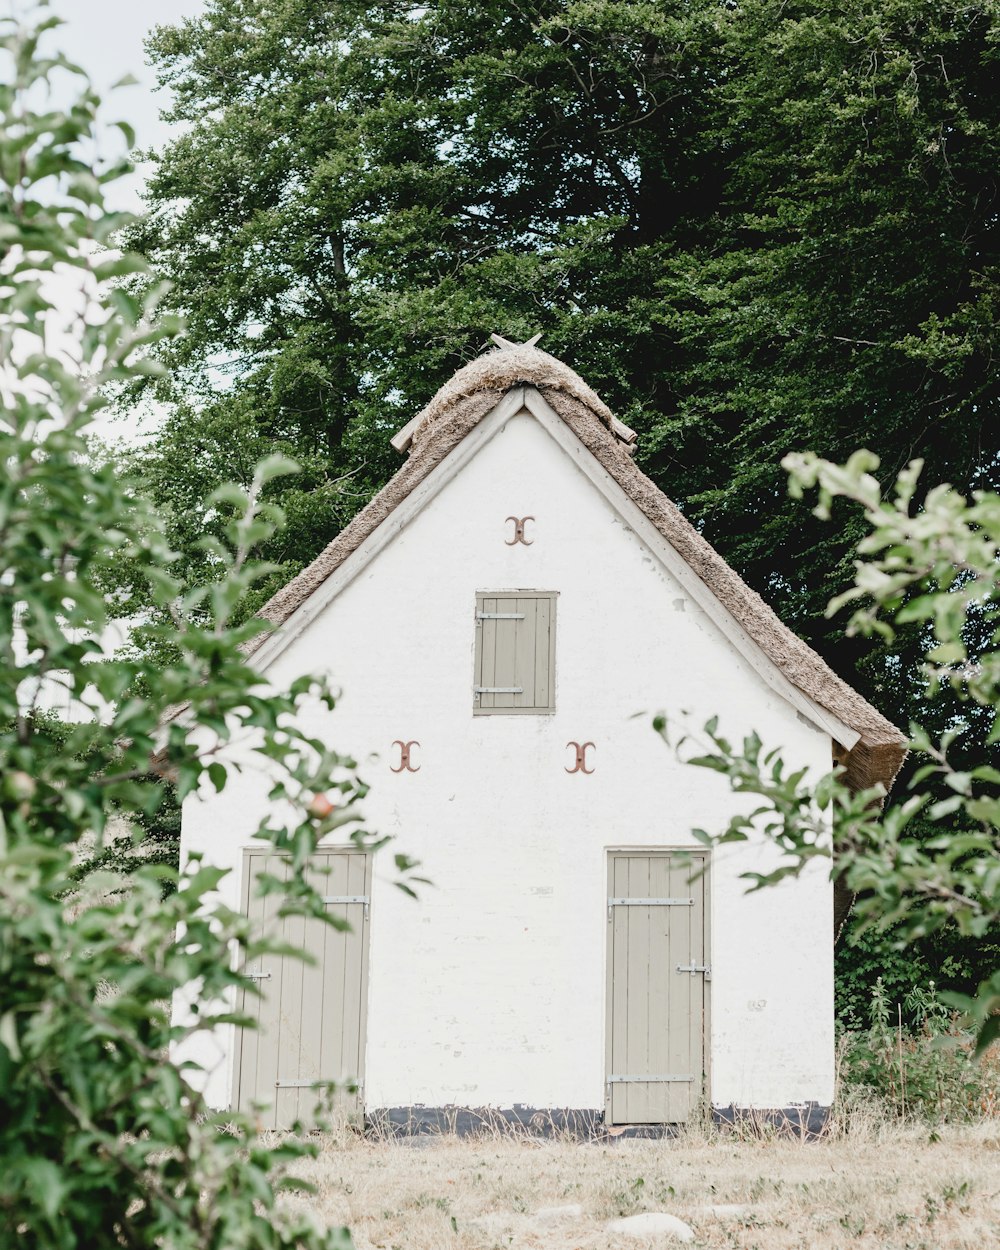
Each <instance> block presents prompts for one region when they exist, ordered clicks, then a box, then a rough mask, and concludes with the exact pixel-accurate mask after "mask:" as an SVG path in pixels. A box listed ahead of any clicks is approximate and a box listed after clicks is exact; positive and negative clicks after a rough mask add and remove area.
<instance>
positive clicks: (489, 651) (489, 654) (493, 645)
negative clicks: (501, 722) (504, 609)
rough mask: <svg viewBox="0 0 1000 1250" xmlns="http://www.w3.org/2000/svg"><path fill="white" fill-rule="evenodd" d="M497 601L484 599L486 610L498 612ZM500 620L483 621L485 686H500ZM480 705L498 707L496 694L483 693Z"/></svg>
mask: <svg viewBox="0 0 1000 1250" xmlns="http://www.w3.org/2000/svg"><path fill="white" fill-rule="evenodd" d="M496 610H497V601H496V599H492V598H485V599H484V600H483V611H484V612H496ZM499 624H500V622H499V621H483V681H482V684H483V685H484V686H498V685H499V684H500V683H499V682H498V681H497V679H496V677H497V626H498V625H499ZM479 706H480V707H484V708H493V707H496V695H492V694H483V695H480V696H479Z"/></svg>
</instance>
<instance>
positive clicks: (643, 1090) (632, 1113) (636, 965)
mask: <svg viewBox="0 0 1000 1250" xmlns="http://www.w3.org/2000/svg"><path fill="white" fill-rule="evenodd" d="M649 866H650V858H649V856H648V855H634V856H632V857H631V859H630V862H629V894H630V896H631V897H632V898H649V897H650V894H649ZM628 910H629V912H631V914H632V920H631V922H630V924H629V995H628V1010H629V1052H630V1055H629V1058H630V1067H629V1071H630V1072H631V1073H633V1074H635V1075H642V1074H644V1073H649V1072H651V1071H652V1068H651V1067H650V1064H651V1062H652V1058H653V1056H652V1053H651V1047H650V1036H649V990H650V983H651V981H652V967H651V964H650V926H651V915H650V913H651V911H652V908H650V907H630V908H629V909H628ZM628 1088H629V1104H628V1114H629V1118H630V1120H631V1122H632V1123H634V1124H645V1123H648V1121H649V1118H650V1115H651V1114H652V1110H653V1108H652V1106H651V1102H650V1087H649V1084H648V1083H646V1082H641V1081H633V1082H631V1083H630V1084H629V1087H628Z"/></svg>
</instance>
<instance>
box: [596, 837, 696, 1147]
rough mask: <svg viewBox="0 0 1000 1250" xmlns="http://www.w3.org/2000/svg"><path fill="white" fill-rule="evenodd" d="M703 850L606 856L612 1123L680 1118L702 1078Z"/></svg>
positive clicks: (608, 1086) (607, 1072)
mask: <svg viewBox="0 0 1000 1250" xmlns="http://www.w3.org/2000/svg"><path fill="white" fill-rule="evenodd" d="M706 866H707V860H706V856H705V853H696V852H693V853H691V854H690V855H685V857H684V861H683V862H681V856H680V855H679V854H678V853H676V852H675V853H674V854H671V853H670V852H666V851H651V852H632V851H628V852H624V851H613V852H611V853H610V854H609V857H608V900H607V902H608V911H607V928H608V963H607V978H608V985H607V1040H606V1043H605V1065H606V1067H605V1079H606V1081H607V1084H606V1087H605V1088H606V1101H605V1115H606V1119H607V1121H608V1123H609V1124H680V1123H683V1122H684V1121H686V1120H688V1119H689V1118H690V1117H691V1115H692V1113H693V1111H694V1109H695V1106H696V1104H697V1102H698V1100H699V1098H700V1097H701V1095H702V1092H703V1090H704V1086H705V1074H706V1068H707V1063H706V1056H707V1028H708V989H707V985H706V982H707V981H708V980H709V978H710V976H711V970H710V967H709V964H708V941H707V933H708V911H707V907H706V901H707V889H706V885H707V875H701V876H697V877H696V878H695V879H694V880H692V879H691V878H692V876H693V874H696V873H698V872H699V871H700V870H701V869H703V868H705V867H706Z"/></svg>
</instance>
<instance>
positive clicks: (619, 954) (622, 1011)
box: [611, 855, 632, 1124]
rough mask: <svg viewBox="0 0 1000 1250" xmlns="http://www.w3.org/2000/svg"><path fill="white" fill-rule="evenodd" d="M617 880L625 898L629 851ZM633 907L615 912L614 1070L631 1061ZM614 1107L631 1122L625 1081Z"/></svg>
mask: <svg viewBox="0 0 1000 1250" xmlns="http://www.w3.org/2000/svg"><path fill="white" fill-rule="evenodd" d="M612 863H613V865H614V872H613V876H614V884H613V888H612V891H611V894H612V896H613V897H616V898H623V897H625V896H626V895H627V894H628V874H629V861H628V856H627V855H615V856H614V857H613V859H612ZM631 910H632V909H631V908H630V907H615V908H614V909H613V912H612V921H611V923H612V927H613V929H614V955H615V961H614V967H613V970H612V977H613V981H612V1021H613V1024H612V1030H611V1071H612V1072H614V1073H618V1074H621V1073H624V1072H626V1071H627V1070H628V1069H627V1065H628V1061H629V1054H628V1052H629V1015H628V996H629V923H630V922H629V912H630V911H631ZM611 1102H612V1111H613V1114H614V1123H615V1124H624V1123H627V1118H626V1117H627V1113H628V1088H627V1086H625V1085H612V1087H611Z"/></svg>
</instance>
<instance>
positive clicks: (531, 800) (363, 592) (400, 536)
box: [182, 340, 903, 1125]
mask: <svg viewBox="0 0 1000 1250" xmlns="http://www.w3.org/2000/svg"><path fill="white" fill-rule="evenodd" d="M498 342H499V343H500V345H501V346H500V349H499V350H496V351H490V352H488V353H487V354H486V355H484V356H483V357H481V358H480V359H478V360H476V361H474V362H472V363H471V364H470V365H467V366H466V367H465V368H463V369H461V370H460V371H459V372H458V373H457V374H456V375H455V376H454V378H452V380H451V381H450V382H449V383H448V384H447V385H446V386H445V387H443V388H442V390H441V391H440V392H439V393H438V394H437V395H436V396H435V397H434V399H433V400H432V401H431V403H430V404H429V405H428V407H427V408H426V409H424V411H423V412H422V413H420V414H419V415H418V416H417V417H416V418H414V420H413V421H411V422H410V423H409V425H407V426H406V428H405V429H404V430H402V431H400V433H399V434H398V435H397V436H396V437H395V438H394V439H393V440H392V441H393V445H394V446H395V447H396V449H397V450H399V451H400V452H406V453H408V458H407V460H406V462H405V463H404V464H403V467H402V468H401V469H400V470H399V472H398V473H397V474H396V476H395V477H394V478H393V479H392V480H391V481H390V482H389V484H388V485H387V486H386V487H385V488H384V490H382V491H381V492H380V493H379V494H378V495H377V496H376V497H375V498H374V499H373V500H372V501H371V503H370V504H369V505H368V506H367V507H366V508H364V509H363V511H361V512H360V513H359V514H358V515H357V516H356V517H355V519H354V520H353V521H352V522H351V524H350V525H348V527H347V528H346V529H345V530H344V531H343V532H342V533H341V534H340V535H339V536H338V537H337V538H336V539H335V540H334V541H333V542H332V543H331V544H330V545H329V546H328V547H327V548H326V550H325V551H323V552H322V553H321V554H320V555H319V556H318V558H317V559H316V560H315V561H314V563H313V564H312V565H310V566H309V567H308V568H307V569H305V570H304V571H303V572H302V573H301V574H300V575H299V576H298V577H296V578H295V579H294V580H293V581H292V582H291V583H290V584H289V585H288V586H286V587H285V588H284V589H283V590H282V591H281V592H280V593H279V594H277V595H276V596H275V597H274V599H273V600H272V601H271V602H270V604H269V605H268V606H267V608H266V610H265V613H264V615H265V616H267V617H269V618H270V619H271V620H273V621H275V622H277V623H278V624H279V626H280V627H279V628H278V629H277V630H276V631H275V632H274V633H273V634H271V635H269V636H267V637H266V638H264V639H262V640H261V641H260V643H259V646H258V648H257V650H256V652H255V655H254V662H255V663H256V664H257V665H258V666H259V667H260V669H261V670H262V671H265V672H266V673H268V675H269V676H270V677H271V678H272V679H273V681H274V682H275V683H277V684H281V685H284V684H286V683H287V682H289V681H291V680H292V679H293V678H295V677H296V676H298V675H300V674H302V673H307V672H316V671H325V672H328V673H329V674H330V675H331V676H332V678H333V679H334V681H335V682H336V683H338V684H340V685H341V686H342V687H343V691H344V694H343V698H342V700H341V702H340V703H339V705H338V707H337V709H336V711H335V712H334V713H332V714H330V713H326V712H320V711H317V712H316V713H315V714H314V716H313V723H312V724H311V725H310V729H311V731H312V732H313V733H314V734H315V735H316V736H318V737H321V738H324V739H327V740H329V741H330V742H331V743H332V744H333V745H335V746H336V747H337V748H338V749H341V750H344V751H349V752H351V753H352V754H353V755H354V756H355V757H356V758H357V759H359V760H361V761H369V762H368V763H366V764H363V770H362V771H363V775H364V776H365V777H366V779H367V780H368V781H369V782H370V783H371V786H372V789H371V794H370V796H369V797H368V799H367V800H366V816H367V820H368V824H369V825H370V826H371V827H372V828H374V829H376V830H378V831H379V832H380V833H385V834H391V835H393V836H394V837H395V839H396V845H397V847H398V849H399V850H401V851H404V852H406V853H407V854H408V855H410V856H413V857H414V858H416V859H419V860H420V861H421V862H422V865H423V870H424V871H425V872H426V875H427V876H428V877H429V878H430V879H431V880H432V882H433V884H432V885H431V886H429V887H426V888H424V889H423V890H422V892H421V897H420V898H419V900H418V901H416V902H414V901H413V900H412V899H409V898H407V897H406V896H405V895H404V894H403V893H402V892H400V891H399V890H397V889H395V888H394V886H393V878H394V869H393V865H392V863H391V857H389V856H380V855H379V854H376V855H375V856H374V862H372V857H370V856H368V855H366V854H363V853H361V852H359V851H358V850H357V849H355V848H353V847H351V846H349V845H345V846H338V845H337V844H336V843H335V842H331V844H330V847H329V850H328V851H324V852H323V853H322V854H321V855H320V856H318V857H317V858H318V865H317V867H318V869H324V870H329V873H330V875H329V877H327V878H325V879H324V885H323V887H322V888H323V891H324V894H325V896H326V897H327V898H328V899H329V904H328V905H329V906H330V907H332V908H336V909H339V910H340V912H341V914H343V915H345V916H347V917H348V918H349V919H350V920H351V922H352V924H353V932H352V933H351V934H350V935H340V934H338V933H336V932H334V931H332V930H329V931H328V930H327V928H326V926H321V925H318V924H317V925H316V927H315V928H313V929H309V928H306V927H304V926H303V922H302V921H301V920H296V921H288V922H286V929H285V935H286V936H287V937H288V938H289V939H290V940H292V941H294V942H297V943H303V944H305V945H307V946H309V948H310V949H311V950H313V952H314V953H315V954H316V956H317V961H318V962H317V964H316V966H315V967H312V968H308V967H305V968H304V967H303V965H302V964H301V962H300V961H297V960H287V959H286V960H281V959H277V958H276V959H274V960H272V961H271V962H270V964H268V965H267V966H261V967H257V968H252V969H249V970H248V972H249V974H250V975H251V976H252V977H253V978H255V979H257V980H258V981H259V983H260V984H261V986H262V987H263V989H264V991H265V992H264V997H263V999H262V1000H261V1004H260V1007H259V1015H260V1023H261V1030H260V1032H259V1034H257V1033H253V1032H250V1031H248V1032H247V1033H245V1034H237V1033H235V1031H234V1030H232V1029H231V1028H230V1029H229V1030H228V1032H226V1031H220V1032H219V1034H218V1035H216V1036H215V1037H214V1038H202V1039H201V1041H200V1042H199V1043H198V1046H199V1049H198V1050H197V1052H196V1057H197V1058H199V1059H200V1060H201V1062H202V1063H204V1064H205V1066H206V1067H207V1068H209V1069H210V1073H209V1076H208V1084H207V1093H208V1096H209V1099H210V1101H211V1102H212V1103H213V1104H215V1105H217V1106H220V1107H226V1106H232V1105H241V1106H246V1105H248V1104H249V1103H250V1102H251V1101H264V1102H268V1103H270V1104H271V1105H272V1106H273V1116H272V1118H271V1120H270V1122H271V1123H273V1124H276V1125H283V1124H288V1123H290V1122H291V1121H292V1120H294V1119H295V1117H296V1115H299V1114H307V1113H308V1110H309V1107H310V1106H311V1105H312V1101H314V1100H313V1096H312V1091H311V1089H310V1086H311V1085H312V1084H313V1083H314V1082H316V1081H321V1080H330V1079H339V1078H341V1077H343V1076H345V1075H352V1076H355V1077H356V1078H357V1080H358V1083H359V1092H358V1094H357V1104H358V1106H359V1107H360V1108H363V1110H364V1111H365V1113H366V1114H368V1115H369V1116H373V1115H378V1114H380V1113H382V1114H385V1113H388V1114H390V1115H391V1117H392V1118H393V1119H394V1120H395V1121H398V1122H404V1121H405V1122H410V1123H412V1124H423V1123H429V1122H436V1121H437V1122H440V1121H441V1120H444V1122H446V1123H447V1122H448V1120H449V1117H454V1116H456V1115H457V1114H458V1113H459V1112H462V1111H467V1110H474V1111H479V1110H480V1109H487V1110H488V1112H489V1113H490V1114H495V1115H500V1116H505V1117H515V1118H518V1119H525V1118H527V1117H530V1116H531V1115H532V1114H534V1113H535V1112H546V1113H548V1114H549V1115H551V1116H552V1117H553V1118H554V1119H555V1120H557V1121H559V1120H563V1119H564V1118H567V1117H570V1118H572V1117H574V1116H575V1117H578V1118H580V1119H582V1120H583V1121H585V1122H586V1121H591V1120H593V1121H596V1120H600V1119H602V1118H603V1120H604V1121H605V1123H607V1124H608V1125H637V1124H662V1123H677V1122H681V1121H684V1120H685V1119H687V1118H689V1117H690V1116H692V1115H693V1114H695V1110H696V1108H704V1107H706V1106H708V1105H709V1104H710V1105H712V1106H713V1107H715V1108H717V1109H723V1108H730V1109H732V1108H737V1109H739V1108H757V1109H767V1110H773V1109H784V1108H789V1107H794V1108H807V1109H811V1110H810V1114H812V1115H815V1114H819V1113H821V1110H822V1109H823V1108H826V1107H828V1106H829V1104H830V1101H831V1098H832V1095H833V1081H834V1044H833V895H832V887H831V884H830V881H829V877H828V874H827V872H826V870H825V868H823V867H822V866H820V865H818V864H817V866H816V867H815V869H813V870H810V871H808V872H806V873H805V874H804V875H803V876H802V877H801V878H800V879H798V880H795V881H788V882H786V883H783V884H782V885H781V886H780V887H778V888H775V889H772V890H769V891H764V892H762V893H759V894H754V895H747V894H746V892H745V889H746V883H745V882H743V881H741V880H740V874H741V873H743V872H745V871H747V870H758V869H760V868H761V867H762V866H763V865H766V864H768V863H771V862H773V852H772V851H771V850H770V849H769V848H768V847H767V846H765V845H763V844H756V843H745V844H732V845H727V846H725V847H722V848H720V849H718V850H716V851H714V852H712V853H711V854H709V853H708V852H706V851H705V849H704V848H703V847H701V846H700V845H699V844H698V843H697V842H696V841H695V840H694V839H693V838H692V835H691V832H690V831H691V829H692V827H699V826H700V827H704V828H707V829H716V830H721V829H722V828H723V827H724V826H725V824H726V822H727V821H728V819H729V817H730V815H731V814H732V813H733V812H734V811H735V810H736V806H735V805H736V802H737V800H735V799H734V798H733V796H732V795H731V794H730V792H729V790H728V787H727V785H726V784H725V782H724V781H723V780H722V779H720V778H719V777H718V776H717V775H715V774H713V773H711V772H708V771H706V770H703V769H698V768H692V767H690V766H686V765H684V764H682V763H680V762H679V761H678V760H677V759H676V758H675V757H674V755H673V753H672V752H671V751H669V750H668V749H667V748H666V747H665V746H664V744H663V742H662V741H661V740H660V738H659V737H658V736H657V735H656V734H655V733H654V732H653V731H652V729H651V723H650V722H651V717H652V715H653V714H654V713H656V712H657V711H665V712H666V713H667V715H668V716H671V715H672V716H677V715H678V714H680V713H681V712H682V711H683V712H686V713H687V714H688V716H689V718H690V720H691V721H692V722H693V723H694V724H695V725H700V724H702V723H703V722H704V721H706V720H707V719H708V718H709V717H711V716H714V715H718V716H719V718H720V723H721V727H722V729H723V730H724V731H727V732H728V733H729V734H730V735H733V736H737V737H738V736H740V735H742V734H744V733H747V732H749V731H751V730H756V731H757V733H759V734H760V736H761V737H762V739H763V740H764V742H765V743H766V744H768V745H771V746H779V747H781V748H783V750H784V752H785V755H786V758H787V760H788V761H789V763H790V764H792V765H794V766H796V767H799V766H807V767H808V768H809V769H811V770H812V771H813V773H814V774H815V775H816V776H819V775H820V774H822V773H824V772H826V771H828V770H829V768H830V766H831V756H832V755H834V754H836V756H837V758H838V759H841V760H842V761H843V762H844V763H845V764H846V769H847V778H848V780H849V782H850V783H851V784H852V785H856V786H861V785H870V784H873V783H874V782H875V781H881V782H883V783H884V784H885V785H886V787H888V786H889V785H890V784H891V782H892V779H893V777H894V775H895V773H896V771H897V769H898V767H899V764H900V762H901V759H902V755H903V745H902V738H901V735H900V734H899V732H898V731H897V730H896V729H895V728H894V727H893V726H892V725H891V724H890V723H889V722H888V721H886V720H885V719H884V718H883V717H882V716H881V715H880V714H879V713H878V712H877V711H875V710H874V709H873V708H872V707H870V706H869V705H868V704H867V703H866V702H865V701H864V700H863V699H862V698H861V697H860V696H859V695H858V694H857V693H856V692H854V691H853V690H851V689H850V688H849V687H848V686H847V685H845V683H844V682H842V681H841V680H840V679H839V678H838V677H837V676H836V675H835V674H834V673H833V672H831V670H830V669H829V668H828V667H827V666H826V665H825V664H824V662H823V661H822V660H821V659H820V658H819V657H818V656H817V655H816V654H815V653H814V652H812V651H811V650H810V649H809V648H808V647H806V646H805V645H804V644H803V642H802V641H801V640H800V639H798V638H797V637H796V636H795V635H794V634H792V633H791V631H790V630H788V629H787V628H786V627H785V626H784V625H782V623H781V622H780V621H779V620H778V619H777V617H776V616H775V615H774V613H773V612H772V611H771V609H770V608H769V607H767V605H766V604H765V603H764V602H763V600H762V599H761V598H760V597H759V596H758V595H757V594H755V593H754V592H753V591H752V590H750V589H749V588H748V587H747V586H746V585H745V584H744V583H743V582H742V581H741V580H740V579H739V577H737V575H736V574H735V573H734V572H733V571H732V569H730V568H729V567H728V566H727V565H726V563H725V562H724V561H723V560H722V558H721V557H720V556H719V555H718V554H717V553H716V552H715V551H714V550H713V549H712V548H711V547H710V546H709V545H708V543H706V542H705V540H704V539H703V538H701V537H700V535H699V534H698V533H697V532H696V531H695V530H694V529H693V528H692V526H691V525H690V524H689V523H688V522H687V521H686V520H685V519H684V517H683V516H682V515H681V513H680V512H679V511H678V510H677V508H676V507H675V506H674V505H673V504H672V503H671V502H670V501H669V500H668V499H667V498H666V497H665V496H664V495H663V494H662V493H661V492H660V491H659V490H658V489H657V488H656V487H655V486H654V485H653V483H652V482H651V481H650V480H649V479H648V478H646V477H645V476H644V475H643V474H642V473H641V472H640V471H639V469H638V468H637V467H636V466H635V464H634V462H633V460H632V457H631V454H630V452H631V450H632V447H631V444H632V443H633V442H634V438H635V436H634V434H633V433H632V431H630V430H628V429H627V427H625V426H623V425H622V424H621V423H620V422H618V421H617V420H616V419H615V418H614V417H613V416H612V414H611V413H610V412H609V411H608V409H607V408H606V407H605V405H604V404H603V403H602V402H601V400H600V399H599V398H598V397H597V396H596V395H595V394H594V393H593V391H592V390H591V389H590V388H589V387H588V386H587V385H586V384H585V383H584V382H583V381H582V380H581V379H580V378H579V377H578V376H577V375H576V374H575V373H573V372H572V370H570V369H569V368H567V367H566V366H565V365H563V364H562V363H560V362H559V361H557V360H555V359H554V358H552V357H551V356H549V355H547V354H546V353H544V352H542V351H539V350H537V349H536V348H534V347H532V346H530V345H524V346H516V345H511V344H506V343H505V342H504V340H498ZM266 793H267V782H266V780H265V779H264V778H263V777H261V776H259V775H254V774H253V773H252V772H250V773H244V774H243V775H241V776H240V777H238V778H236V779H235V780H234V781H233V782H232V783H231V784H230V786H229V787H228V788H227V789H226V791H225V793H224V795H222V796H214V795H211V794H207V793H206V794H199V795H198V796H196V797H192V798H190V799H189V800H188V801H187V803H186V805H185V808H184V824H183V836H182V844H183V853H184V854H185V855H188V854H190V853H191V852H192V851H196V850H197V851H200V852H201V853H202V854H203V855H204V856H205V857H206V858H207V859H208V860H209V861H212V862H214V863H216V864H219V865H222V866H225V867H227V868H229V869H231V870H232V871H231V874H230V875H229V876H228V877H227V878H226V879H225V883H224V885H223V890H224V892H225V895H226V901H228V902H229V903H230V904H231V905H233V906H234V907H243V908H245V909H246V908H250V909H252V914H253V915H255V916H256V917H258V919H259V920H260V921H261V923H265V922H266V921H267V916H266V915H265V911H264V904H263V903H262V902H261V901H260V900H259V899H255V898H254V892H253V889H252V883H253V877H254V874H255V872H256V871H257V870H258V869H259V868H260V866H261V865H262V863H264V862H265V860H266V859H267V858H268V857H267V856H266V855H265V854H264V852H263V851H262V850H261V844H260V843H256V844H255V843H254V842H253V841H252V838H251V835H252V833H253V831H254V830H255V829H256V827H257V825H258V822H259V820H260V817H261V813H262V810H263V807H264V805H265V803H266ZM679 852H691V853H692V855H693V863H694V865H695V866H696V867H698V868H700V869H701V870H702V871H701V872H700V873H699V874H698V875H694V876H693V870H692V867H691V866H690V864H689V863H688V862H687V861H686V860H683V859H682V858H681V857H680V855H679ZM383 861H384V862H383ZM275 865H277V867H278V868H279V870H280V867H281V864H280V861H277V860H275V858H274V857H271V859H270V863H269V867H270V868H272V869H273V868H274V867H275ZM267 907H268V908H269V909H270V911H269V914H273V911H274V901H273V896H271V897H270V898H269V899H268V900H267ZM296 926H297V927H296ZM254 1002H255V1000H254V999H253V998H252V996H249V995H248V996H247V1004H246V1005H247V1007H248V1009H254V1007H253V1004H254ZM816 1109H819V1111H817V1110H816Z"/></svg>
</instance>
